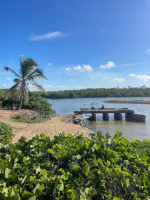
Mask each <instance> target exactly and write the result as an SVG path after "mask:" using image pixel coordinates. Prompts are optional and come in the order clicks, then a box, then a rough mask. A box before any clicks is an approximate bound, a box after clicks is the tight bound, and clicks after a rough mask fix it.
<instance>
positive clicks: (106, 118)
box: [103, 113, 109, 121]
mask: <svg viewBox="0 0 150 200" xmlns="http://www.w3.org/2000/svg"><path fill="white" fill-rule="evenodd" d="M103 120H104V121H109V114H108V113H103Z"/></svg>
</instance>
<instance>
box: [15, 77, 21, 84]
mask: <svg viewBox="0 0 150 200" xmlns="http://www.w3.org/2000/svg"><path fill="white" fill-rule="evenodd" d="M14 82H15V83H21V82H22V81H21V80H20V79H18V78H15V79H14Z"/></svg>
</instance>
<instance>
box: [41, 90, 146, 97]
mask: <svg viewBox="0 0 150 200" xmlns="http://www.w3.org/2000/svg"><path fill="white" fill-rule="evenodd" d="M38 93H39V94H41V95H42V97H45V98H52V99H61V98H89V97H149V96H150V88H146V87H141V88H132V87H129V88H107V89H106V88H96V89H90V88H89V89H82V90H65V91H49V92H47V93H46V94H44V93H40V92H38Z"/></svg>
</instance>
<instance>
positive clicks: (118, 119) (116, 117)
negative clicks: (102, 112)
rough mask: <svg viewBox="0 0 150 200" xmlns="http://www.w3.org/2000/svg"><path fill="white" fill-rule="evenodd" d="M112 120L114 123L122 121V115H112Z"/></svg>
mask: <svg viewBox="0 0 150 200" xmlns="http://www.w3.org/2000/svg"><path fill="white" fill-rule="evenodd" d="M114 120H115V121H121V120H122V114H121V113H114Z"/></svg>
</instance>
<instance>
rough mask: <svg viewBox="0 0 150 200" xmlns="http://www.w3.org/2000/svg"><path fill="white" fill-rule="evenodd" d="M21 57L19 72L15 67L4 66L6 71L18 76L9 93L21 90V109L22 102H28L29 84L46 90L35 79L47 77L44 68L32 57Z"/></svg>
mask: <svg viewBox="0 0 150 200" xmlns="http://www.w3.org/2000/svg"><path fill="white" fill-rule="evenodd" d="M19 58H20V70H19V73H16V72H15V71H14V70H13V69H11V68H9V67H4V69H5V70H6V71H10V72H12V73H13V74H14V75H15V76H16V78H15V79H14V83H15V84H14V85H13V86H12V87H11V88H10V89H9V93H10V94H13V93H14V92H15V91H16V90H19V100H20V106H19V109H20V108H21V106H22V103H23V102H25V103H28V92H29V89H28V86H29V84H31V85H32V86H34V87H36V88H38V89H40V90H42V91H44V92H45V90H44V88H43V87H42V86H41V85H39V84H38V83H37V82H36V81H35V79H37V78H45V79H47V78H46V77H45V76H44V74H43V72H42V70H41V69H39V68H36V69H35V67H38V64H37V63H36V62H35V61H34V60H33V59H31V58H27V59H25V60H23V59H22V58H23V56H19Z"/></svg>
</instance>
